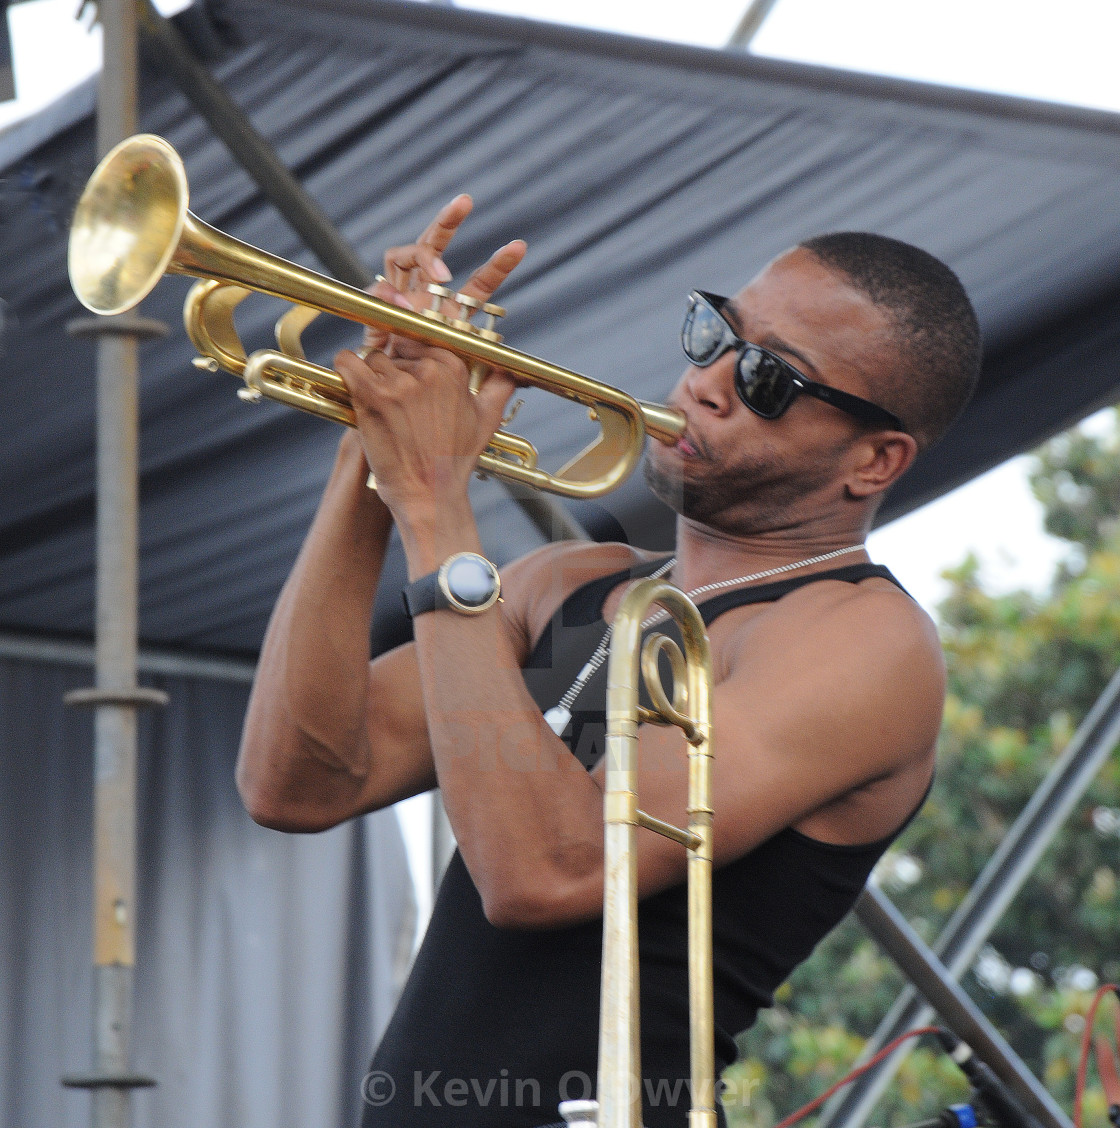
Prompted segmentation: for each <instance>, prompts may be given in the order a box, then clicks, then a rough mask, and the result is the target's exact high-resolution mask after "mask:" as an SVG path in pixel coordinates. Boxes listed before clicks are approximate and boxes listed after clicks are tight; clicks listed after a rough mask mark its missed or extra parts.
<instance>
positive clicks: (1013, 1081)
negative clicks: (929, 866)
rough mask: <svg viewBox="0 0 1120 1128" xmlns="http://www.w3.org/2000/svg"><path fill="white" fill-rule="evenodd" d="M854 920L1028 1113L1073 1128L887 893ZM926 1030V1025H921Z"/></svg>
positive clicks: (868, 901)
mask: <svg viewBox="0 0 1120 1128" xmlns="http://www.w3.org/2000/svg"><path fill="white" fill-rule="evenodd" d="M856 915H857V916H858V917H859V919H860V923H861V924H863V926H864V927H865V928H866V929H867V931H868V932H870V933H871V935H872V936H874V937H875V940H876V941H877V942H878V943H879V945H880V946H881V947H882V949H883V951H885V952H886V953H887V955H888V956H890V957H891V959H892V960H894V962H895V963H896V964H898V966H899V968H901V970H902V972H903V973H904V974H905V975H906V977H907V978H908V979H909V980H910V981H911V982H912V983H914V984H915V985H916V986H917V987H918V989H919V990H920V991H921V992H922V993H923V994H924V995H925V996H926V998H927V999H929V1001H930V1002H931V1003H932V1004H933V1008H934V1009H935V1010H936V1011H937V1013H938V1014H939V1015H940V1016H941V1020H942V1022H943V1023H944V1024H945V1025H946V1026H948V1027H949V1029H951V1030H952V1031H953V1033H954V1034H956V1035H957V1037H958V1038H960V1039H961V1040H962V1041H964V1042H967V1043H968V1044H969V1046H970V1047H971V1048H972V1050H973V1052H974V1053H975V1054H976V1056H977V1057H978V1058H979V1059H980V1060H981V1061H983V1062H985V1063H986V1064H987V1065H988V1067H989V1068H990V1069H991V1070H992V1072H993V1073H995V1075H996V1076H997V1077H998V1078H999V1079H1000V1080H1001V1081H1002V1082H1003V1083H1004V1084H1005V1085H1006V1086H1007V1087H1008V1088H1009V1089H1010V1090H1011V1091H1012V1092H1013V1093H1014V1094H1015V1095H1016V1096H1017V1097H1018V1098H1019V1100H1020V1102H1021V1103H1022V1105H1023V1107H1024V1109H1026V1111H1027V1112H1029V1113H1030V1114H1031V1115H1032V1116H1034V1117H1035V1119H1036V1120H1037V1121H1038V1122H1039V1124H1040V1125H1044V1126H1045V1128H1072V1125H1071V1123H1070V1120H1069V1118H1068V1117H1067V1116H1066V1114H1065V1113H1064V1112H1062V1110H1061V1108H1060V1107H1059V1105H1058V1104H1057V1102H1056V1101H1055V1100H1054V1098H1053V1097H1052V1096H1050V1094H1049V1093H1048V1092H1047V1091H1046V1090H1045V1089H1044V1088H1043V1087H1042V1084H1041V1083H1040V1082H1039V1080H1038V1078H1036V1077H1035V1076H1034V1074H1033V1073H1031V1071H1030V1070H1029V1069H1028V1068H1027V1067H1026V1066H1025V1065H1024V1064H1023V1062H1022V1060H1021V1059H1020V1058H1019V1057H1018V1056H1017V1055H1016V1054H1015V1052H1014V1051H1013V1050H1012V1049H1011V1047H1010V1046H1009V1045H1008V1044H1007V1043H1006V1042H1005V1041H1004V1040H1003V1038H1002V1037H1001V1035H1000V1033H999V1031H997V1030H996V1028H995V1027H994V1026H992V1024H991V1023H990V1022H989V1021H988V1020H987V1019H986V1018H985V1017H984V1014H983V1012H982V1011H981V1010H980V1008H979V1007H977V1006H976V1004H975V1003H974V1002H973V1001H972V1000H971V999H970V998H969V997H968V996H967V995H966V994H965V993H964V989H963V988H962V987H961V986H960V984H958V983H957V982H956V981H955V980H954V979H953V978H952V977H951V976H949V975H948V974H947V973H946V971H945V967H944V965H943V964H942V963H941V961H940V960H939V959H938V958H937V957H936V956H935V955H934V954H933V952H932V951H930V949H929V948H928V947H927V946H926V944H925V942H924V941H923V940H922V939H921V937H920V936H918V934H917V933H916V932H915V931H914V930H913V929H912V928H911V927H910V926H909V924H907V923H906V920H905V918H904V917H903V916H902V914H901V913H900V912H899V911H898V909H896V908H895V906H894V905H892V904H891V902H890V901H889V900H888V899H887V898H886V897H885V896H884V895H883V893H882V892H881V891H880V890H878V889H875V888H874V887H869V888H868V889H867V890H866V891H865V892H864V894H863V896H861V897H860V899H859V904H858V905H857V907H856ZM922 1025H923V1026H924V1025H926V1023H922Z"/></svg>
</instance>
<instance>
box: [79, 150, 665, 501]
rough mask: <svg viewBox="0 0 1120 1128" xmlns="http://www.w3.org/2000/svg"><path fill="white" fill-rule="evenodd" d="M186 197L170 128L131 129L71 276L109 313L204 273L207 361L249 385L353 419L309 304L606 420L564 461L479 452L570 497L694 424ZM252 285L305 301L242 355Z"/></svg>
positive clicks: (188, 311)
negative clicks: (309, 347)
mask: <svg viewBox="0 0 1120 1128" xmlns="http://www.w3.org/2000/svg"><path fill="white" fill-rule="evenodd" d="M188 198H189V188H188V184H187V176H186V172H185V170H184V168H183V163H182V161H181V160H180V158H179V155H178V153H176V152H175V150H174V149H173V148H172V147H171V145H169V144H168V143H167V142H166V141H164V140H163V138H161V137H156V136H153V135H151V134H140V135H138V136H136V137H131V138H128V139H127V140H126V141H123V142H121V144H119V145H118V146H117V147H116V148H115V149H113V150H111V151H110V152H109V153H108V154H107V155H106V156H105V158H104V159H103V160H102V161H101V163H100V164H99V165H98V166H97V168H96V169H95V170H94V173H93V175H92V176H91V177H90V180H89V182H88V184H87V185H86V188H85V191H84V192H83V193H82V197H81V199H80V200H79V201H78V206H77V209H76V210H75V213H74V220H73V223H72V225H71V229H70V251H69V270H70V282H71V285H72V286H73V288H74V293H75V294H76V295H77V296H78V300H79V301H80V302H81V303H82V305H84V306H85V307H86V308H87V309H89V310H91V311H92V312H93V313H99V314H104V315H111V314H118V313H123V312H124V311H125V310H128V309H131V308H132V307H133V306H135V305H137V304H138V303H139V302H140V301H142V300H143V299H144V298H145V297H147V295H148V294H149V293H150V292H151V291H152V289H153V288H154V287H155V284H156V283H157V282H158V281H159V279H160V278H161V277H162V276H163V275H164V274H189V275H193V276H194V277H197V278H200V279H203V281H202V282H200V283H198V284H196V286H195V287H194V288H193V289H192V291H191V295H190V296H189V297H188V299H187V304H186V306H185V308H184V321H185V323H186V326H187V333H188V335H189V336H190V338H191V340H192V342H193V343H194V344H195V346H196V348H198V350H199V352H200V353H201V366H203V367H207V368H213V367H220V368H223V369H225V370H226V371H228V372H232V373H233V374H234V375H235V376H238V377H240V378H241V379H243V380H244V381H245V382H246V384H247V385H248V393H249V394H248V396H247V397H246V398H249V399H258V398H260V397H261V396H267V397H269V398H271V399H276V400H279V401H280V402H283V403H287V404H289V405H290V406H294V407H297V408H299V409H300V410H304V411H309V412H310V413H312V414H314V415H319V416H320V417H322V418H325V419H330V420H331V421H333V422H338V423H343V424H346V425H349V426H353V425H354V411H353V407H352V404H351V403H350V399H349V393H348V391H347V390H346V388H345V385H344V384H342V381H341V378H340V377H339V376H338V374H337V373H334V372H332V371H331V370H330V369H326V368H322V367H321V366H319V365H314V364H310V363H309V362H308V361H307V360H306V359H305V357H304V355H303V349H302V346H301V345H300V343H299V333H300V332H301V331H302V328H303V327H304V326H306V324H308V323H309V321H310V320H311V318H312V317H314V316H315V315H316V314H317V313H331V314H334V315H336V316H339V317H344V318H347V319H349V320H351V321H356V322H358V323H359V324H362V325H368V326H372V327H375V328H378V329H381V330H383V331H386V332H389V333H395V334H399V335H402V336H406V337H410V338H412V339H413V340H418V341H423V342H426V343H428V344H431V345H435V346H437V347H439V348H444V349H448V350H450V351H451V352H453V353H455V354H456V355H457V356H459V357H460V358H461V359H462V360H463V361H464V362H465V363H466V365H467V367H468V368H469V369H470V370H471V371H472V374H473V373H477V372H479V371H485V370H488V369H501V370H504V371H507V372H509V373H511V374H512V375H513V376H514V377H515V378H516V379H517V380H518V381H520V382H521V383H523V384H527V385H529V386H532V387H537V388H542V389H544V390H545V391H548V392H552V393H553V394H555V395H559V396H563V397H564V398H565V399H570V400H573V401H575V402H576V403H579V404H581V405H583V406H584V407H585V408H587V409H588V411H589V412H590V413H591V416H592V418H593V419H595V420H597V421H598V423H599V425H600V434H599V436H598V438H596V439H595V440H594V441H593V442H592V443H591V444H590V446H588V447H587V448H586V449H585V450H583V451H581V452H580V453H579V454H578V455H576V456H575V457H574V458H573V459H571V460H570V461H569V462H568V463H567V464H566V465H565V466H564V467H562V468H561V469H560V470H559V471H557V472H556V473H555V474H549V473H546V472H545V471H544V470H542V469H540V468H539V467H538V466H537V465H536V462H537V454H536V450H535V448H534V447H533V445H532V444H531V443H530V442H529V441H528V440H527V439H524V438H521V437H520V436H518V435H512V434H509V433H507V432H505V431H503V430H499V431H497V432H495V435H494V437H493V439H492V440H491V443H490V446H489V447H488V448H487V450H486V451H485V452H484V453H483V455H482V456H481V457H480V458H479V468H480V470H481V471H483V472H485V473H488V474H494V475H496V476H498V477H501V478H504V479H507V480H510V481H515V482H520V483H522V484H524V485H529V486H533V487H534V488H536V489H541V490H545V491H548V492H550V493H556V494H560V495H561V496H564V497H574V498H591V497H599V496H600V495H602V494H604V493H607V492H609V491H610V490H612V489H614V488H615V487H617V486H619V485H621V484H622V482H623V481H625V480H626V478H627V477H629V475H630V473H631V472H632V471H633V470H634V468H635V466H636V465H637V463H638V460H639V459H640V457H641V453H642V449H643V447H644V444H645V437H646V435H647V434H649V435H652V436H653V437H654V438H656V439H658V440H660V441H661V442H665V443H673V442H676V440H677V439H678V438H679V437H680V436H681V434H682V433H683V432H684V426H685V420H684V416H683V415H682V414H681V413H680V412H679V411H676V410H674V409H673V408H669V407H665V406H663V405H661V404H647V403H643V402H641V401H639V400H636V399H634V397H633V396H630V395H628V394H627V393H625V392H623V391H620V390H619V389H617V388H612V387H611V386H610V385H608V384H603V383H600V382H599V381H596V380H592V379H590V378H589V377H586V376H581V375H580V374H579V373H576V372H571V371H569V370H567V369H564V368H560V367H559V366H557V365H554V364H550V363H549V362H548V361H545V360H541V359H539V358H537V357H534V356H530V355H528V354H527V353H521V352H518V351H516V350H515V349H511V348H509V347H508V346H507V345H504V344H502V343H501V338H500V335H499V334H498V333H496V332H494V331H493V329H492V328H491V327H489V326H485V327H481V328H480V327H477V326H474V325H472V324H471V323H470V320H469V318H470V314H471V312H472V310H470V309H469V308H464V310H463V312H462V314H461V315H460V317H458V318H456V319H454V320H450V319H448V318H438V317H432V316H424V315H423V314H421V313H414V312H411V311H409V310H404V309H400V308H398V307H397V306H394V305H390V304H389V303H388V302H383V301H380V300H379V299H377V298H374V297H372V296H371V295H369V294H366V293H364V292H363V291H361V290H358V289H355V288H354V287H353V286H347V285H345V284H344V283H341V282H337V281H335V280H333V279H331V278H327V277H325V276H324V275H321V274H317V273H316V272H315V271H313V270H308V269H307V268H305V267H302V266H297V265H296V264H294V263H291V262H288V261H286V260H285V259H282V258H279V257H278V256H276V255H271V254H269V253H268V252H267V251H262V250H259V249H258V248H256V247H253V246H250V245H249V244H247V243H242V242H241V241H240V240H238V239H234V238H232V237H231V236H229V235H226V234H224V233H223V232H221V231H218V230H216V229H215V228H213V227H210V226H209V225H208V224H206V223H203V222H202V220H200V219H198V217H197V216H195V215H193V214H192V213H191V212H190V211H188V210H187V204H188ZM251 291H255V292H257V293H262V294H269V295H271V296H273V297H277V298H281V299H282V300H284V301H288V302H291V303H292V304H293V305H294V306H296V307H297V309H298V310H299V312H298V313H297V314H296V316H295V317H294V318H293V315H292V314H291V313H290V314H288V315H286V316H285V318H282V319H281V326H280V327H278V333H277V338H278V342H277V349H276V350H271V349H268V350H260V351H258V352H255V353H253V354H251V355H246V352H245V348H244V346H243V345H242V344H241V341H240V338H239V336H238V334H237V330H236V328H235V326H234V323H233V311H234V308H235V307H236V305H237V304H238V302H240V301H241V300H242V299H243V298H244V297H246V296H247V294H248V293H249V292H251ZM462 304H464V306H465V305H466V304H467V303H462ZM300 307H302V308H300ZM486 308H487V307H483V310H484V311H485V310H486ZM428 312H429V313H431V312H432V311H428ZM472 378H473V376H472ZM340 384H342V387H341V389H340Z"/></svg>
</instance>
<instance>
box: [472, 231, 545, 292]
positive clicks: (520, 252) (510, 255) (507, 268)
mask: <svg viewBox="0 0 1120 1128" xmlns="http://www.w3.org/2000/svg"><path fill="white" fill-rule="evenodd" d="M528 249H529V248H528V246H527V245H526V243H525V241H524V240H523V239H514V240H513V242H512V243H507V244H506V245H505V246H504V247H499V248H498V249H497V250H496V251H495V252H494V253H493V254H492V255H491V256H490V258H489V260H488V261H487V262H486V263H484V264H483V265H482V266H480V267H479V268H478V269H477V270H476V271H475V272H474V273H473V274H472V275H471V276H470V280H469V281H468V282H467V284H466V285H465V286H463V287H461V288H460V291H459V292H460V293H463V294H466V295H467V296H468V297H471V298H477V299H478V300H479V301H483V302H485V301H489V300H490V296H491V295H492V294H493V293H494V291H495V290H496V289H497V288H498V287H499V286H500V285H501V284H502V283H503V282H504V281H505V280H506V279H507V278H508V277H509V276H510V274H511V273H513V269H514V267H516V266H517V264H518V263H519V262H520V261H521V260H522V259H523V258H524V257H525V252H526V251H527V250H528Z"/></svg>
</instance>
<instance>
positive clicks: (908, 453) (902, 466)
mask: <svg viewBox="0 0 1120 1128" xmlns="http://www.w3.org/2000/svg"><path fill="white" fill-rule="evenodd" d="M853 454H854V456H855V457H854V459H853V465H852V468H851V470H850V471H849V473H848V478H847V481H846V482H845V483H844V485H845V488H846V489H847V491H848V496H849V497H853V498H863V497H874V495H875V494H879V493H882V492H883V491H884V490H885V489H887V488H888V487H889V486H891V485H893V484H894V483H895V482H896V481H897V480H898V479H899V478H901V477H902V475H903V474H905V473H906V471H907V470H908V469H909V468H910V464H911V463H912V462H913V461H914V459H915V458H916V457H917V456H918V444H917V443H916V442H915V441H914V436H913V435H907V434H906V433H905V432H904V431H874V432H872V433H871V434H869V435H867V436H866V437H865V438H863V439H861V440H860V441H859V442H858V443H857V444H856V446H855V447H854V448H853Z"/></svg>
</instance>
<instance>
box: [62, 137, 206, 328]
mask: <svg viewBox="0 0 1120 1128" xmlns="http://www.w3.org/2000/svg"><path fill="white" fill-rule="evenodd" d="M189 195H190V189H189V187H188V185H187V174H186V171H185V170H184V168H183V162H182V160H180V158H179V154H178V153H176V152H175V150H174V149H173V148H172V147H171V146H170V145H169V144H168V143H167V142H166V141H164V140H163V138H162V137H156V136H154V135H152V134H141V135H140V136H138V137H130V138H129V139H128V140H127V141H125V142H122V143H121V144H120V145H118V146H117V147H116V148H115V149H112V150H111V151H110V152H109V153H108V154H107V155H106V156H105V158H104V159H103V160H102V161H101V163H100V164H99V165H98V166H97V169H96V170H95V171H94V174H93V176H92V177H91V178H90V181H89V183H88V184H87V186H86V189H85V191H84V192H83V193H82V198H81V199H80V200H79V201H78V207H77V209H76V210H75V212H74V219H73V223H72V224H71V227H70V253H69V263H70V267H69V268H70V284H71V286H73V288H74V293H75V294H76V295H77V296H78V300H79V301H80V302H81V303H82V305H84V306H85V307H86V309H88V310H90V311H92V312H93V313H100V314H114V313H123V312H124V311H125V310H126V309H131V308H132V307H133V306H134V305H136V304H137V303H139V302H140V301H142V300H143V299H144V298H146V297H147V296H148V294H149V293H151V291H152V289H153V288H154V287H155V284H156V283H157V282H158V281H159V280H160V278H162V277H163V275H164V273H166V271H167V269H168V266H169V265H170V264H171V258H172V256H173V255H174V253H175V249H176V247H178V245H179V239H180V237H181V235H182V233H183V225H184V223H185V221H186V215H187V201H188V198H189Z"/></svg>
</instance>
